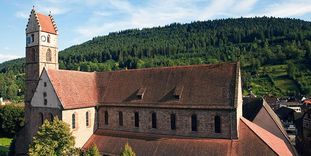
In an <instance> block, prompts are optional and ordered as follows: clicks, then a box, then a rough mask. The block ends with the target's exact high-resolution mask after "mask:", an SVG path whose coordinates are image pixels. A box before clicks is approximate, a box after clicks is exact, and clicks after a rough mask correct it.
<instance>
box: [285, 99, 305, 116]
mask: <svg viewBox="0 0 311 156" xmlns="http://www.w3.org/2000/svg"><path fill="white" fill-rule="evenodd" d="M281 107H287V108H290V109H292V110H294V111H295V112H296V113H302V104H301V103H300V102H298V101H290V102H289V101H286V100H282V101H280V108H281Z"/></svg>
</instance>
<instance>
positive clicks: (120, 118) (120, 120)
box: [119, 112, 123, 126]
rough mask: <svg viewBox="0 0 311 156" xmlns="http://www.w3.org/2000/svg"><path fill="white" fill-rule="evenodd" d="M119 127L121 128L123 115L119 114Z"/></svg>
mask: <svg viewBox="0 0 311 156" xmlns="http://www.w3.org/2000/svg"><path fill="white" fill-rule="evenodd" d="M119 126H123V113H122V112H119Z"/></svg>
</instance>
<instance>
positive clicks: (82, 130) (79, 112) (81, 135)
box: [62, 107, 95, 148]
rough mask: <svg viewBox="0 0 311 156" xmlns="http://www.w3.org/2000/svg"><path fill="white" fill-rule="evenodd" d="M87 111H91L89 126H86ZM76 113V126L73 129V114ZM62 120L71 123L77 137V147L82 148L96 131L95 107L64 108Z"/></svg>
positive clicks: (73, 132)
mask: <svg viewBox="0 0 311 156" xmlns="http://www.w3.org/2000/svg"><path fill="white" fill-rule="evenodd" d="M86 112H89V117H90V120H89V121H90V123H89V124H90V125H89V126H86ZM74 113H75V114H76V128H75V129H72V114H74ZM62 120H63V121H64V122H66V123H67V124H69V125H70V130H71V131H72V134H73V136H74V137H75V138H76V139H75V140H76V144H75V147H78V148H81V147H83V145H84V144H85V143H86V141H87V140H88V139H89V138H90V137H91V135H92V134H93V132H94V124H95V107H89V108H80V109H71V110H63V111H62Z"/></svg>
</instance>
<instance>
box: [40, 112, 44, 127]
mask: <svg viewBox="0 0 311 156" xmlns="http://www.w3.org/2000/svg"><path fill="white" fill-rule="evenodd" d="M39 117H40V126H41V125H42V124H43V122H44V116H43V113H39Z"/></svg>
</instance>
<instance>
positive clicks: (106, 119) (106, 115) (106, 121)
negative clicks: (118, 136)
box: [105, 111, 108, 125]
mask: <svg viewBox="0 0 311 156" xmlns="http://www.w3.org/2000/svg"><path fill="white" fill-rule="evenodd" d="M105 125H108V112H107V111H105Z"/></svg>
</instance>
